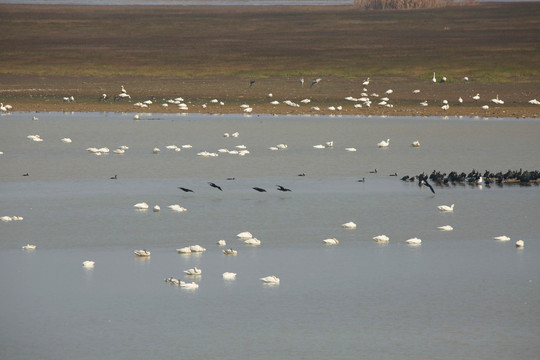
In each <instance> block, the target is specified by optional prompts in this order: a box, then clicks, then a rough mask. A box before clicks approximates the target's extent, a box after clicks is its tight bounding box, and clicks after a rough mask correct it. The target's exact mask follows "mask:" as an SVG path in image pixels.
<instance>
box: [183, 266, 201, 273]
mask: <svg viewBox="0 0 540 360" xmlns="http://www.w3.org/2000/svg"><path fill="white" fill-rule="evenodd" d="M184 272H185V273H186V274H187V275H201V274H202V270H201V269H199V268H197V267H196V266H194V267H193V268H191V269H187V270H184Z"/></svg>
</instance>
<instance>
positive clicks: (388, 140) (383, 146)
mask: <svg viewBox="0 0 540 360" xmlns="http://www.w3.org/2000/svg"><path fill="white" fill-rule="evenodd" d="M389 145H390V139H386V141H384V140H383V141H381V142H380V143H378V144H377V146H378V147H380V148H385V147H388V146H389Z"/></svg>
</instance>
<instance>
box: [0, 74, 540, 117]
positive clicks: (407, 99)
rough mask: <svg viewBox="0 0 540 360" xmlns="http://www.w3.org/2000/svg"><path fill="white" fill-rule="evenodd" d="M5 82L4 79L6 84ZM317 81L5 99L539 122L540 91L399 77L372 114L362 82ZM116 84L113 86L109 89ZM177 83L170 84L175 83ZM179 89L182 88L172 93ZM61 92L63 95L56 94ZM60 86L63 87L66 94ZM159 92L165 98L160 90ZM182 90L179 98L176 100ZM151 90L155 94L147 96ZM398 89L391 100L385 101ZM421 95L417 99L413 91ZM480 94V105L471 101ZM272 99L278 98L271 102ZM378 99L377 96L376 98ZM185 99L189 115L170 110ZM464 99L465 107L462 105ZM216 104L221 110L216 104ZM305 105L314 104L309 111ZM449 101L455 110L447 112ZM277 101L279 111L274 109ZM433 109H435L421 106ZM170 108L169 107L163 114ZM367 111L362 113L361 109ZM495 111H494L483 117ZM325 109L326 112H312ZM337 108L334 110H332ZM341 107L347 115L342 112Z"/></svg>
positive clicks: (37, 106)
mask: <svg viewBox="0 0 540 360" xmlns="http://www.w3.org/2000/svg"><path fill="white" fill-rule="evenodd" d="M0 78H1V76H0ZM310 81H311V79H306V82H305V83H304V86H303V87H302V85H301V83H300V77H297V76H295V77H290V78H266V79H260V80H256V82H255V83H254V84H253V86H251V87H250V86H249V81H248V80H246V79H238V78H225V77H224V78H221V79H215V78H214V79H174V80H170V79H169V80H168V81H159V80H155V79H139V78H135V77H134V78H131V79H130V78H127V77H123V78H122V79H117V80H115V79H102V80H100V79H95V78H92V79H90V78H77V77H74V78H53V79H52V81H51V78H48V79H47V80H46V81H45V82H43V83H41V82H40V81H37V82H36V83H33V82H32V79H31V78H26V81H25V82H24V83H21V84H19V86H18V88H15V87H14V88H12V89H9V90H5V89H0V99H2V100H1V101H2V102H3V103H4V104H10V105H12V106H13V111H26V112H50V111H64V112H72V111H73V112H138V113H179V112H183V113H212V114H213V113H222V114H231V113H243V110H244V108H242V107H241V105H243V104H247V105H249V106H250V107H251V108H252V109H253V110H252V113H254V114H342V115H387V116H469V117H475V116H480V117H509V118H539V117H540V106H539V105H534V104H530V103H528V101H529V100H531V99H534V98H535V91H536V90H537V86H538V85H537V84H536V83H520V84H508V83H502V84H489V83H479V82H475V81H474V80H469V81H463V80H460V81H455V82H451V83H440V82H439V83H432V82H431V81H418V80H416V81H413V80H412V79H409V80H408V81H405V80H403V79H399V78H392V77H375V78H372V79H371V81H370V85H369V86H368V87H367V90H368V91H367V93H368V95H369V96H368V97H369V98H370V100H371V101H372V104H371V106H370V107H366V106H365V104H364V103H362V102H360V101H350V100H346V99H345V98H346V97H349V96H351V97H355V98H360V97H362V96H361V93H362V92H363V89H364V88H365V87H364V86H362V82H363V80H360V79H358V78H357V79H344V78H340V77H324V78H323V80H321V82H320V83H319V84H318V85H316V86H313V87H311V86H310V85H308V82H310ZM108 82H109V83H108ZM169 82H170V83H169ZM173 83H174V84H176V85H173ZM55 85H56V86H57V87H55ZM58 85H63V86H62V87H60V86H58ZM121 85H124V86H125V88H126V89H127V91H128V92H129V94H130V96H131V100H122V101H114V100H113V99H112V97H113V94H115V92H117V93H120V86H121ZM160 86H161V87H162V88H164V89H165V90H161V91H160V90H156V89H159V88H160ZM174 86H176V87H177V88H178V90H177V91H175V92H172V88H173V87H174ZM147 89H151V90H147ZM389 89H392V91H393V92H392V93H391V94H388V95H387V94H385V93H386V91H388V90H389ZM416 89H418V90H420V92H419V93H413V90H416ZM103 93H106V94H108V95H109V100H107V101H99V97H100V95H101V94H103ZM477 93H480V94H481V99H480V100H478V101H475V100H474V99H473V98H472V97H473V96H474V95H476V94H477ZM269 94H272V97H269ZM373 94H377V95H378V96H373ZM71 96H73V97H74V99H75V101H73V102H71V101H69V102H68V101H65V100H64V98H65V97H71ZM497 96H498V97H499V98H500V99H502V100H503V101H504V104H502V105H497V104H495V103H493V102H492V101H491V99H493V98H496V97H497ZM178 97H181V98H182V99H183V103H184V104H186V105H187V110H185V109H179V108H178V105H176V104H171V103H170V102H167V101H168V100H171V99H175V98H178ZM383 97H388V98H389V99H390V100H388V101H387V103H389V104H391V105H392V107H387V106H382V105H378V103H379V102H380V101H381V99H382V98H383ZM459 97H461V98H462V99H463V102H462V103H460V102H459V101H458V99H459ZM213 99H217V100H218V101H219V102H222V103H224V105H220V104H219V103H217V104H215V103H212V102H211V100H213ZM303 99H310V100H311V102H310V103H308V104H304V103H302V102H301V100H303ZM146 100H152V102H153V104H151V105H149V107H148V108H141V107H138V106H135V104H136V103H138V102H144V101H146ZM286 100H290V101H291V102H294V103H296V104H298V105H299V107H293V106H290V105H287V104H285V103H283V102H284V101H286ZM443 100H447V101H448V104H449V109H448V110H443V109H442V108H441V107H442V105H443ZM272 101H278V102H279V104H278V105H273V104H271V102H272ZM423 101H427V102H428V106H427V107H424V106H421V105H420V102H423ZM162 104H167V106H166V107H165V106H162ZM355 104H362V107H355ZM483 105H488V106H489V109H487V110H486V109H482V106H483ZM313 107H318V108H319V109H320V110H313V109H312V108H313ZM330 107H334V108H335V110H330V109H329V108H330ZM339 107H341V110H338V109H339Z"/></svg>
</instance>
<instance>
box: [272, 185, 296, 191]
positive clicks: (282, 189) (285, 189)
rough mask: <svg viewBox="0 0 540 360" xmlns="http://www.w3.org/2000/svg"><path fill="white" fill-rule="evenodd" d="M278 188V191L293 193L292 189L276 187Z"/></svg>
mask: <svg viewBox="0 0 540 360" xmlns="http://www.w3.org/2000/svg"><path fill="white" fill-rule="evenodd" d="M276 186H277V189H278V191H292V190H291V189H287V188H286V187H283V186H281V185H276Z"/></svg>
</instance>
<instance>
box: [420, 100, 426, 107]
mask: <svg viewBox="0 0 540 360" xmlns="http://www.w3.org/2000/svg"><path fill="white" fill-rule="evenodd" d="M420 105H422V106H428V102H427V100H426V101H422V102H421V103H420Z"/></svg>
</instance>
